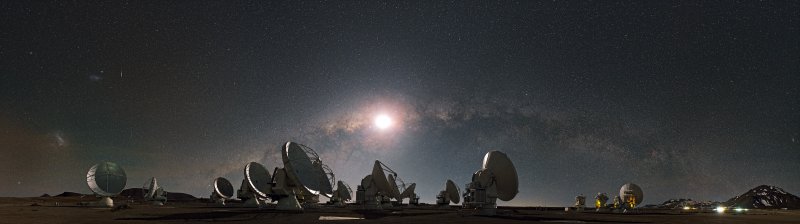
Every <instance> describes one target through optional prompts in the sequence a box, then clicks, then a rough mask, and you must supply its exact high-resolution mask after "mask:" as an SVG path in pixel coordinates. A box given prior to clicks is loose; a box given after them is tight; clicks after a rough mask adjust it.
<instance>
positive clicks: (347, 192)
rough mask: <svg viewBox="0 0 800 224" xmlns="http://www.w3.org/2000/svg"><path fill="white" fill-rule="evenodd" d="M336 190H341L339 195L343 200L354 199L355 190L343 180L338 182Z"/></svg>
mask: <svg viewBox="0 0 800 224" xmlns="http://www.w3.org/2000/svg"><path fill="white" fill-rule="evenodd" d="M336 190H337V191H339V197H340V198H341V199H342V200H343V201H347V200H350V199H353V196H352V194H353V190H352V189H350V186H348V185H347V184H345V183H344V182H342V181H341V180H340V181H339V182H337V183H336Z"/></svg>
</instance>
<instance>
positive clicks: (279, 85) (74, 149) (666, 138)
mask: <svg viewBox="0 0 800 224" xmlns="http://www.w3.org/2000/svg"><path fill="white" fill-rule="evenodd" d="M798 40H800V4H798V3H797V2H795V1H766V2H757V1H702V2H697V1H644V2H642V1H500V2H489V1H476V2H472V1H468V2H460V1H455V2H449V1H321V2H320V1H263V2H262V1H243V2H235V3H234V2H231V1H205V0H203V1H171V2H162V1H98V2H87V1H32V2H28V1H2V3H0V108H2V109H0V186H2V191H0V196H38V195H41V194H43V193H49V194H58V193H60V192H63V191H75V192H82V193H89V192H90V191H89V189H88V187H87V186H86V182H85V180H86V179H85V175H86V171H87V170H88V169H89V167H91V166H92V165H94V164H96V163H98V162H100V161H114V162H117V163H118V164H120V165H121V166H123V167H124V169H125V170H126V171H127V173H128V187H141V186H142V185H143V184H144V183H145V182H146V181H147V180H148V178H150V177H153V176H154V177H156V178H158V180H159V183H160V184H161V185H163V186H164V188H165V189H166V190H167V191H173V192H185V193H190V194H193V195H195V196H202V197H208V195H209V194H210V192H211V189H212V187H211V182H212V180H213V179H214V178H215V177H218V176H222V177H225V178H228V179H229V180H231V182H232V183H234V185H235V187H236V188H238V187H239V186H238V185H239V183H241V182H240V181H241V180H242V178H243V174H242V173H243V171H242V170H243V168H244V166H245V164H246V163H247V162H250V161H257V162H259V163H262V164H264V165H265V166H266V167H268V169H270V170H271V169H272V168H274V167H282V166H283V165H282V163H281V160H280V155H279V150H280V145H281V144H283V143H285V142H286V141H297V142H299V143H302V144H305V145H308V146H309V147H311V148H313V149H315V150H316V151H317V152H318V153H319V155H320V157H321V159H322V160H323V161H324V162H326V163H327V164H328V165H329V166H330V167H331V168H332V170H333V171H334V172H335V174H336V177H337V179H339V180H343V181H345V182H347V183H349V185H350V186H351V187H353V188H354V189H355V187H356V185H358V184H359V183H360V180H361V178H363V177H364V176H365V175H367V174H369V172H370V170H371V168H372V163H373V162H374V161H375V160H376V159H377V160H380V161H382V162H384V163H386V164H387V165H388V166H389V167H391V168H392V169H393V170H395V171H396V172H397V173H398V174H399V175H400V177H401V178H402V179H403V180H405V181H406V182H407V183H417V188H416V189H417V192H418V194H420V195H421V201H422V202H428V203H431V202H434V201H435V195H436V194H437V193H438V191H439V190H442V189H443V188H444V185H445V182H446V180H447V179H452V180H453V181H455V182H456V183H458V185H459V187H461V188H463V187H464V184H466V183H467V182H469V180H470V178H471V174H472V173H473V172H475V171H477V170H478V169H479V168H480V165H481V159H482V158H483V155H484V154H485V153H486V152H488V151H489V150H501V151H504V152H505V153H507V154H508V155H509V157H510V158H511V159H512V161H513V162H514V165H515V166H516V168H517V172H518V174H519V180H520V189H519V192H520V193H519V194H518V195H517V197H516V198H515V199H514V200H512V201H509V202H500V203H499V204H500V205H526V206H565V205H569V204H572V202H573V200H574V197H575V196H576V195H578V194H584V195H587V196H590V197H592V196H593V195H595V194H596V193H597V192H607V193H609V194H612V195H613V194H615V193H616V192H618V190H619V187H620V186H621V185H622V184H624V183H626V182H633V183H636V184H638V185H639V186H641V188H642V189H643V190H644V192H645V196H644V202H643V203H644V204H655V203H660V202H662V201H664V200H667V199H670V198H693V199H695V200H727V199H728V198H730V197H733V196H735V195H738V194H741V193H743V192H745V191H747V190H748V189H750V188H753V187H755V186H758V185H761V184H768V185H776V186H779V187H782V188H784V189H786V190H787V191H789V192H791V193H795V194H800V178H798V177H800V162H798V161H800V73H798V71H800V41H798ZM379 115H385V116H388V117H390V118H391V126H390V127H388V128H385V129H381V128H378V127H377V126H376V125H375V123H374V122H373V121H374V120H375V118H376V117H377V116H379Z"/></svg>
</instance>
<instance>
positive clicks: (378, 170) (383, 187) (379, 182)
mask: <svg viewBox="0 0 800 224" xmlns="http://www.w3.org/2000/svg"><path fill="white" fill-rule="evenodd" d="M372 182H375V187H377V188H378V190H379V191H381V192H384V193H386V194H392V187H391V185H389V181H388V180H386V173H384V172H383V167H382V166H381V161H378V160H375V165H374V166H372Z"/></svg>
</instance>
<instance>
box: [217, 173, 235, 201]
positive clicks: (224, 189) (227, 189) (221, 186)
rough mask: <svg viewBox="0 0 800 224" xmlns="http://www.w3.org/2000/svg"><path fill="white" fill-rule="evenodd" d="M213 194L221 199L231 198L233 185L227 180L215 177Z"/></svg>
mask: <svg viewBox="0 0 800 224" xmlns="http://www.w3.org/2000/svg"><path fill="white" fill-rule="evenodd" d="M214 192H215V193H216V194H217V195H219V196H220V197H222V198H225V199H228V198H231V197H233V185H232V184H231V182H230V181H228V179H225V178H223V177H217V178H216V179H214Z"/></svg>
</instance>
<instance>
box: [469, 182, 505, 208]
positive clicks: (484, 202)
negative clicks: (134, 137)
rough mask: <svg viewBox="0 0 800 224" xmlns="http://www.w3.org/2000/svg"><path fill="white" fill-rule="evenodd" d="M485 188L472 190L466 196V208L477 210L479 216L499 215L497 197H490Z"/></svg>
mask: <svg viewBox="0 0 800 224" xmlns="http://www.w3.org/2000/svg"><path fill="white" fill-rule="evenodd" d="M486 191H487V190H486V189H485V188H470V186H469V184H468V185H467V195H466V196H464V208H471V209H475V211H476V212H477V215H484V216H494V215H495V214H497V203H496V202H497V197H490V195H489V194H487V192H486Z"/></svg>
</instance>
